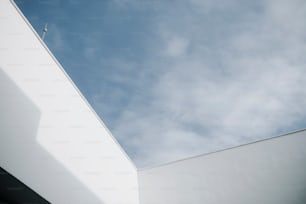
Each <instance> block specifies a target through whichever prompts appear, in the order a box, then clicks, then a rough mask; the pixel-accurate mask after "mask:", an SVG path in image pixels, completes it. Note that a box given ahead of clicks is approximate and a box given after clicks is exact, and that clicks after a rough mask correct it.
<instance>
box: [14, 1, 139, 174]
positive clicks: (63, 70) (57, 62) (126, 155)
mask: <svg viewBox="0 0 306 204" xmlns="http://www.w3.org/2000/svg"><path fill="white" fill-rule="evenodd" d="M9 1H10V2H11V4H12V5H13V6H14V8H15V9H16V11H17V12H18V13H19V15H20V16H21V17H22V19H23V20H24V22H25V23H26V25H27V26H28V27H29V28H30V30H31V31H32V32H33V34H34V35H35V36H36V38H37V39H38V41H39V42H40V44H41V45H42V46H43V48H44V49H45V50H46V51H47V53H48V54H49V55H50V56H51V58H52V60H53V61H54V62H55V64H56V65H57V66H58V67H59V68H60V70H61V71H62V72H63V74H64V75H65V76H66V78H67V79H68V81H69V82H70V83H71V84H72V86H73V87H74V89H75V90H76V91H77V93H78V94H79V96H80V97H81V98H82V100H83V101H84V102H85V104H86V105H87V106H88V107H89V109H90V111H91V112H92V113H93V114H94V115H95V117H96V119H97V120H98V121H99V122H100V124H101V125H102V126H103V127H104V128H105V130H106V131H107V133H108V135H109V136H110V137H111V139H112V140H113V141H114V142H115V143H116V144H117V146H118V147H119V149H120V151H121V152H122V153H123V154H124V155H125V157H126V158H127V159H128V160H129V161H130V163H131V164H132V166H133V167H134V169H135V170H136V171H137V167H136V165H135V163H134V162H133V161H132V159H131V158H130V157H129V155H128V154H127V153H126V151H125V150H124V149H123V147H122V146H121V145H120V143H119V142H118V140H117V139H116V138H115V137H114V136H113V135H112V133H111V131H110V130H109V129H108V128H107V127H106V125H105V124H104V122H103V120H102V119H101V118H100V117H99V115H98V114H97V113H96V111H95V110H94V109H93V107H92V106H91V105H90V103H89V102H88V101H87V99H86V98H85V97H84V96H83V94H82V92H81V91H80V90H79V89H78V87H77V86H76V85H75V83H74V82H73V80H72V79H71V78H70V77H69V75H68V74H67V72H66V71H65V69H64V68H63V67H62V65H61V64H60V63H59V61H58V60H57V59H56V58H55V56H54V55H53V54H52V52H51V51H50V50H49V48H48V46H47V45H46V44H45V43H44V41H43V40H42V39H41V38H40V36H39V35H38V33H37V32H36V31H35V29H34V28H33V27H32V25H31V23H30V22H29V21H28V20H27V18H26V17H25V16H24V15H23V13H22V11H21V10H20V9H19V8H18V6H17V5H16V3H15V2H14V0H9Z"/></svg>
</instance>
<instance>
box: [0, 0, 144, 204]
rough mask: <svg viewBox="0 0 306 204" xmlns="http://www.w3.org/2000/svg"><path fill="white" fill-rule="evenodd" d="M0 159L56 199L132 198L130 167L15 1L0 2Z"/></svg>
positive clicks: (113, 201)
mask: <svg viewBox="0 0 306 204" xmlns="http://www.w3.org/2000/svg"><path fill="white" fill-rule="evenodd" d="M0 166H1V167H2V168H4V169H6V170H7V171H8V172H10V173H11V174H13V175H14V176H15V177H17V178H18V179H19V180H21V181H22V182H24V183H25V184H26V185H28V186H29V187H30V188H32V189H33V190H34V191H36V192H37V193H39V194H40V195H41V196H43V197H44V198H45V199H46V200H48V201H49V202H51V203H56V204H61V203H63V204H67V203H74V204H77V203H82V204H84V203H105V204H117V203H121V204H123V203H125V204H137V203H138V185H137V171H136V168H135V167H134V165H133V164H132V163H131V161H130V160H129V158H128V157H127V156H126V154H125V153H124V151H123V150H122V149H121V148H120V146H119V145H118V144H117V142H116V141H115V140H114V138H113V137H112V136H111V134H110V132H109V131H108V130H107V128H106V127H105V126H104V124H103V123H102V122H101V121H100V119H99V118H98V117H97V116H96V114H95V113H94V112H93V111H92V109H91V108H90V107H89V105H88V104H87V102H86V101H85V100H84V99H83V97H82V96H81V95H80V94H79V92H78V90H77V89H76V87H75V86H74V85H73V83H72V82H71V80H70V79H69V77H68V76H67V75H66V73H65V72H64V71H63V69H62V68H61V66H60V65H59V64H58V62H57V61H56V60H55V59H54V57H53V56H52V54H50V52H49V51H48V49H47V48H46V47H45V45H44V44H43V43H42V42H41V40H40V39H39V37H37V34H35V32H34V31H33V28H32V27H31V26H30V25H29V23H28V22H27V21H26V20H25V19H24V17H23V15H22V14H21V13H20V11H19V10H18V9H17V8H16V7H15V5H14V3H12V2H10V1H9V0H1V1H0Z"/></svg>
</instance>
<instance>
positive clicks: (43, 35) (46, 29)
mask: <svg viewBox="0 0 306 204" xmlns="http://www.w3.org/2000/svg"><path fill="white" fill-rule="evenodd" d="M47 26H48V23H46V25H45V27H44V29H43V32H42V35H41V39H42V40H44V39H45V37H46V34H47V32H48V28H47Z"/></svg>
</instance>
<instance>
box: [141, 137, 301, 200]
mask: <svg viewBox="0 0 306 204" xmlns="http://www.w3.org/2000/svg"><path fill="white" fill-rule="evenodd" d="M305 145H306V131H301V132H297V133H293V134H289V135H286V136H282V137H277V138H274V139H270V140H265V141H261V142H258V143H253V144H249V145H245V146H241V147H237V148H233V149H229V150H225V151H221V152H217V153H212V154H208V155H203V156H198V157H194V158H190V159H187V160H182V161H178V162H173V163H169V164H167V165H161V166H159V167H155V168H151V169H144V170H142V171H140V172H139V187H140V203H141V204H170V203H171V204H200V203H205V204H223V203H226V204H246V203H247V204H259V203H266V204H305V203H306V148H305Z"/></svg>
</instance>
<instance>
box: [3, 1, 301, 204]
mask: <svg viewBox="0 0 306 204" xmlns="http://www.w3.org/2000/svg"><path fill="white" fill-rule="evenodd" d="M0 96H1V98H0V167H1V171H0V203H1V202H2V203H55V204H67V203H73V204H84V203H86V204H91V203H92V204H94V203H101V204H138V203H140V204H185V203H186V204H198V203H206V204H222V203H230V204H231V203H232V204H239V203H241V204H242V203H249V204H253V203H254V204H258V203H267V204H305V203H306V148H305V145H306V131H305V130H303V131H298V132H294V133H290V134H287V135H283V136H279V137H275V138H272V139H268V140H264V141H259V142H256V143H252V144H248V145H243V146H239V147H235V148H232V149H228V150H224V151H219V152H215V153H211V154H206V155H200V156H197V157H193V158H189V159H185V160H180V161H176V162H172V163H168V164H165V165H161V166H157V167H154V168H148V169H143V170H137V168H136V167H135V166H134V164H133V162H132V161H131V160H130V159H129V157H128V156H127V155H126V153H125V152H124V150H123V149H122V148H121V147H120V145H119V144H118V143H117V141H116V140H115V139H114V138H113V136H112V135H111V133H110V131H109V130H108V129H107V127H105V125H104V124H103V122H102V121H101V120H100V118H99V117H98V116H97V114H96V113H95V112H94V110H93V109H92V108H91V106H90V105H89V104H88V102H87V101H86V99H85V98H84V97H83V96H82V94H81V93H80V91H79V90H78V89H77V87H76V86H75V85H74V83H73V82H72V81H71V79H70V78H69V76H68V75H67V74H66V72H65V71H64V69H63V68H62V67H61V65H60V64H59V62H58V61H57V60H56V59H55V57H54V56H53V55H52V53H51V52H50V51H49V49H48V48H47V47H46V45H45V44H44V43H43V42H42V40H41V39H40V37H39V36H38V34H37V33H36V32H35V31H34V29H33V28H32V27H31V25H30V24H29V22H28V21H27V20H26V18H25V17H24V16H23V15H22V13H21V12H20V10H19V9H18V8H17V6H16V5H15V4H14V3H13V1H10V0H1V1H0ZM6 172H8V173H9V174H10V175H9V174H7V173H6ZM13 177H15V178H13ZM18 180H19V181H18ZM21 182H22V183H21Z"/></svg>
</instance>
